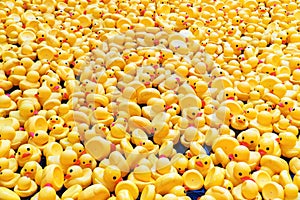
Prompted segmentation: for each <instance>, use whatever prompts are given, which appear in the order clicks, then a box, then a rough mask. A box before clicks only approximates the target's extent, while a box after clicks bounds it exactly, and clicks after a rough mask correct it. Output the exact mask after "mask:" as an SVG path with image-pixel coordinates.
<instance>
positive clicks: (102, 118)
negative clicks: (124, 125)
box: [90, 107, 114, 126]
mask: <svg viewBox="0 0 300 200" xmlns="http://www.w3.org/2000/svg"><path fill="white" fill-rule="evenodd" d="M90 120H91V123H92V124H96V123H102V124H104V125H106V126H110V125H111V123H112V122H113V121H114V118H113V116H112V115H111V114H110V113H109V112H108V111H107V109H106V108H102V107H98V108H96V110H94V112H93V115H91V117H90Z"/></svg>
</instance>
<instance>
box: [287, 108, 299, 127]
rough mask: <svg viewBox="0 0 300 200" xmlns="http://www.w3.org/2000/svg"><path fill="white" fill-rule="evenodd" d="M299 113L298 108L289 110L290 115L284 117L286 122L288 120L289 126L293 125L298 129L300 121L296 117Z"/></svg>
mask: <svg viewBox="0 0 300 200" xmlns="http://www.w3.org/2000/svg"><path fill="white" fill-rule="evenodd" d="M299 112H300V108H299V107H294V108H290V113H289V114H288V115H287V117H286V118H287V119H288V120H290V124H291V125H294V126H296V127H298V128H299V127H300V120H299V117H298V116H297V115H298V113H299Z"/></svg>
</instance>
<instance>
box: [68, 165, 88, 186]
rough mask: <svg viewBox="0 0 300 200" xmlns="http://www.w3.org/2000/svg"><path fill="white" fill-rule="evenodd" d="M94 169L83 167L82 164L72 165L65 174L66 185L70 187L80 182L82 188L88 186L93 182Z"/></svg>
mask: <svg viewBox="0 0 300 200" xmlns="http://www.w3.org/2000/svg"><path fill="white" fill-rule="evenodd" d="M91 176H92V170H91V169H90V168H84V169H82V168H81V167H80V166H71V167H69V168H68V170H67V174H66V175H65V182H64V186H65V187H66V188H69V187H71V186H73V185H75V184H79V185H80V186H81V187H82V188H86V187H88V186H89V185H90V184H91V182H92V179H91Z"/></svg>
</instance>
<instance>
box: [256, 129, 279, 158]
mask: <svg viewBox="0 0 300 200" xmlns="http://www.w3.org/2000/svg"><path fill="white" fill-rule="evenodd" d="M277 138H278V136H277V135H276V134H274V133H265V134H264V135H263V136H261V138H260V140H259V142H258V145H257V147H256V150H257V151H258V152H259V153H260V154H261V155H262V156H264V155H266V154H267V155H274V156H280V155H281V149H280V146H279V144H278V142H277V140H278V139H277Z"/></svg>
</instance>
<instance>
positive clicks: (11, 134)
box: [0, 126, 28, 150]
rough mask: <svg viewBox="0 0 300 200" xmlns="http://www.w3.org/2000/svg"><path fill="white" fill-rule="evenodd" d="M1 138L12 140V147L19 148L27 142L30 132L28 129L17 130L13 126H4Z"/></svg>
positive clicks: (0, 133) (0, 134) (0, 132)
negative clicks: (28, 132)
mask: <svg viewBox="0 0 300 200" xmlns="http://www.w3.org/2000/svg"><path fill="white" fill-rule="evenodd" d="M0 138H1V139H3V140H10V141H11V148H13V149H15V150H16V149H17V148H18V147H19V146H20V145H21V144H24V143H26V140H28V134H27V132H26V131H15V130H14V128H13V127H9V126H7V127H2V130H1V131H0Z"/></svg>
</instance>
